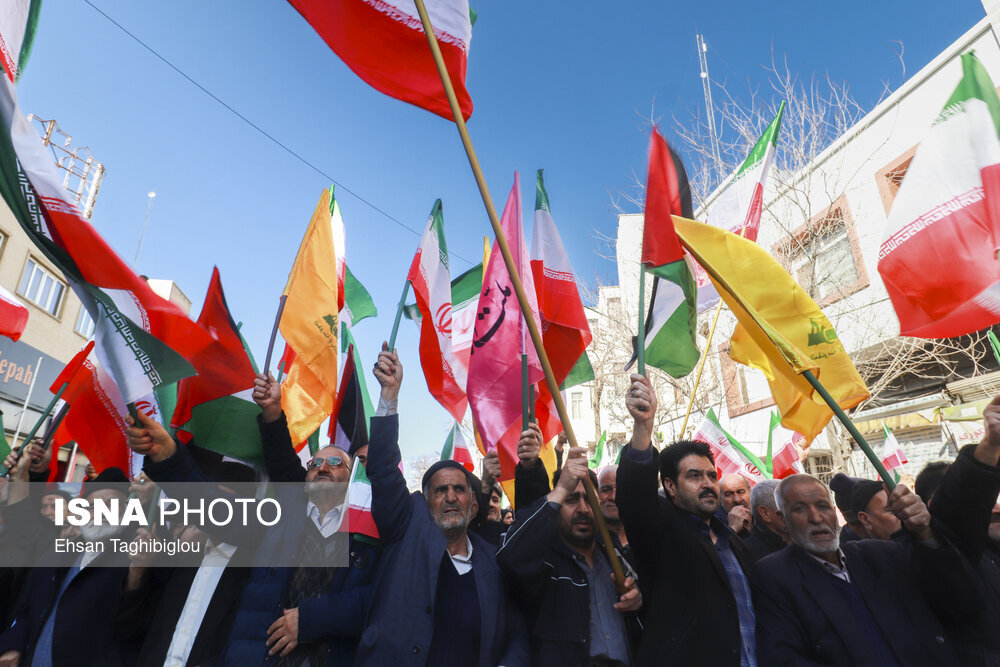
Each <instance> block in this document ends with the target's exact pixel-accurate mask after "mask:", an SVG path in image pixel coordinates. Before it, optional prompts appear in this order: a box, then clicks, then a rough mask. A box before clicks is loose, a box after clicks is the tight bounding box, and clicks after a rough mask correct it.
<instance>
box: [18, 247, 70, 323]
mask: <svg viewBox="0 0 1000 667" xmlns="http://www.w3.org/2000/svg"><path fill="white" fill-rule="evenodd" d="M65 291H66V284H65V283H64V282H63V281H61V280H59V279H58V278H56V277H55V276H54V275H53V274H52V273H50V272H49V271H48V270H47V269H45V268H43V267H42V266H41V265H39V264H38V263H37V262H35V260H33V259H31V258H30V257H29V258H28V262H27V264H26V265H25V267H24V275H23V276H22V277H21V284H20V286H19V287H18V288H17V293H18V294H20V295H21V296H23V297H24V298H25V299H27V300H28V301H30V302H31V303H33V304H35V305H36V306H38V307H39V308H41V309H42V310H44V311H45V312H47V313H48V314H50V315H53V316H54V315H56V314H58V312H59V307H60V306H61V305H62V297H63V293H64V292H65Z"/></svg>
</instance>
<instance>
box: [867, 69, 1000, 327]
mask: <svg viewBox="0 0 1000 667" xmlns="http://www.w3.org/2000/svg"><path fill="white" fill-rule="evenodd" d="M998 132H1000V99H998V97H997V92H996V88H995V87H994V85H993V81H992V80H991V79H990V77H989V74H987V72H986V68H985V67H983V65H982V63H981V62H979V60H978V59H977V58H976V57H975V56H974V55H973V54H972V53H966V54H964V55H962V80H961V81H960V82H959V84H958V87H957V88H956V89H955V92H953V93H952V95H951V97H950V98H949V99H948V101H947V103H946V104H945V106H944V109H942V110H941V113H940V114H938V116H937V118H935V119H934V122H933V123H932V124H931V128H930V130H929V131H928V133H927V136H925V137H924V139H923V141H921V142H920V146H919V147H918V148H917V151H916V153H915V154H914V156H913V161H912V162H911V163H910V166H909V168H908V169H907V172H906V176H905V177H904V179H903V182H902V184H901V185H900V187H899V192H898V193H897V194H896V198H895V200H894V201H893V204H892V209H891V210H890V212H889V220H888V222H887V223H886V228H885V234H884V237H883V238H884V240H883V241H882V246H881V247H880V249H879V256H878V272H879V274H880V275H881V276H882V281H883V282H884V283H885V288H886V291H888V293H889V298H890V299H891V300H892V305H893V308H894V309H895V310H896V315H897V316H898V317H899V330H900V333H901V334H902V335H904V336H917V337H924V338H950V337H953V336H960V335H963V334H968V333H971V332H973V331H978V330H980V329H985V328H986V327H988V326H990V325H992V324H996V323H997V322H1000V267H998V265H997V249H998V248H1000V138H998ZM942 262H946V263H947V270H938V267H941V266H942Z"/></svg>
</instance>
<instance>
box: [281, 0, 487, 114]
mask: <svg viewBox="0 0 1000 667" xmlns="http://www.w3.org/2000/svg"><path fill="white" fill-rule="evenodd" d="M289 2H290V3H291V5H292V6H293V7H295V9H297V10H298V12H299V13H300V14H302V17H303V18H305V20H306V21H308V22H309V24H310V25H311V26H312V27H313V29H315V30H316V32H317V33H319V35H320V37H322V38H323V40H324V41H325V42H326V43H327V44H328V45H329V46H330V48H331V49H333V51H334V52H335V53H336V54H337V55H338V56H340V58H341V59H342V60H343V61H344V63H346V64H347V66H348V67H350V68H351V69H352V70H354V73H355V74H357V75H358V76H360V77H361V78H362V79H364V80H365V81H366V82H367V83H368V84H369V85H370V86H372V87H373V88H375V89H376V90H379V91H381V92H383V93H385V94H386V95H389V96H391V97H395V98H396V99H397V100H402V101H403V102H409V103H410V104H415V105H417V106H418V107H422V108H424V109H427V110H428V111H431V112H433V113H436V114H437V115H439V116H442V117H444V118H447V119H448V120H451V119H452V114H451V108H450V107H449V106H448V100H447V98H446V97H445V94H444V86H442V85H441V78H440V76H439V75H438V72H437V68H436V67H435V65H434V59H433V57H432V56H431V50H430V46H429V45H428V44H427V35H426V34H425V33H424V30H423V26H422V24H421V22H420V17H419V16H418V15H417V10H416V7H415V6H414V3H413V2H412V0H339V1H337V2H330V1H329V0H289ZM425 4H426V5H427V13H428V14H429V16H430V21H431V25H432V26H434V35H435V36H436V37H437V40H438V44H439V46H440V47H441V54H442V55H443V56H444V62H445V65H446V66H447V68H448V75H449V77H450V78H451V84H452V86H453V87H454V89H455V94H456V95H457V97H458V104H459V107H460V108H461V110H462V116H463V117H464V118H465V120H469V116H471V115H472V98H470V97H469V92H468V91H467V90H466V89H465V70H466V66H467V62H468V53H469V42H470V40H471V39H472V21H471V18H470V16H469V3H468V2H467V1H466V0H427V2H426V3H425Z"/></svg>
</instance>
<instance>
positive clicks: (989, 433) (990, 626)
mask: <svg viewBox="0 0 1000 667" xmlns="http://www.w3.org/2000/svg"><path fill="white" fill-rule="evenodd" d="M983 422H984V425H985V434H984V436H983V439H982V441H981V442H980V443H979V444H978V445H967V446H965V447H963V448H962V450H961V451H960V452H959V453H958V458H956V459H955V462H954V463H953V464H951V466H950V467H947V468H946V472H945V471H944V470H943V469H942V468H941V467H940V466H939V465H938V464H933V463H931V464H928V466H927V468H930V469H931V470H935V468H932V466H937V467H936V470H937V474H935V473H933V472H931V473H929V474H925V471H921V474H920V475H918V476H917V488H918V489H920V491H921V492H923V493H924V494H926V495H927V496H928V497H927V501H928V503H929V504H930V509H931V516H933V517H934V519H935V520H936V521H937V522H938V523H937V525H938V526H939V527H940V528H941V529H942V530H944V531H945V532H946V534H947V535H948V537H950V538H951V540H952V541H953V542H954V544H955V545H956V546H957V547H958V548H959V550H960V551H961V552H962V554H963V555H964V556H965V558H966V559H967V560H968V562H969V563H970V564H971V565H972V566H973V568H974V569H975V573H976V576H977V578H978V580H979V585H980V587H981V588H982V591H983V601H984V603H985V606H986V609H985V612H984V613H983V615H982V617H981V618H980V619H979V620H978V621H977V622H975V623H970V624H963V625H961V626H959V627H958V632H957V635H958V638H959V645H960V646H959V650H960V652H961V655H962V661H963V663H965V664H968V665H1000V506H998V505H997V504H996V502H997V494H1000V465H998V464H1000V397H997V398H994V399H993V401H991V402H990V404H989V405H987V406H986V409H985V410H984V411H983ZM942 472H943V475H942V474H940V473H942ZM938 484H940V486H938ZM928 487H929V488H928Z"/></svg>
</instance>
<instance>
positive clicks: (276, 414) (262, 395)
mask: <svg viewBox="0 0 1000 667" xmlns="http://www.w3.org/2000/svg"><path fill="white" fill-rule="evenodd" d="M253 401H254V403H256V404H257V405H258V406H260V411H261V413H263V414H262V416H263V419H264V421H265V422H273V421H277V420H278V419H280V418H281V384H280V383H279V382H278V381H277V380H275V379H274V376H273V375H271V374H270V373H268V374H267V375H266V376H265V375H264V374H263V373H258V374H257V377H256V378H255V379H254V381H253Z"/></svg>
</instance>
